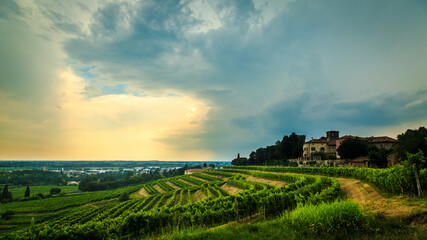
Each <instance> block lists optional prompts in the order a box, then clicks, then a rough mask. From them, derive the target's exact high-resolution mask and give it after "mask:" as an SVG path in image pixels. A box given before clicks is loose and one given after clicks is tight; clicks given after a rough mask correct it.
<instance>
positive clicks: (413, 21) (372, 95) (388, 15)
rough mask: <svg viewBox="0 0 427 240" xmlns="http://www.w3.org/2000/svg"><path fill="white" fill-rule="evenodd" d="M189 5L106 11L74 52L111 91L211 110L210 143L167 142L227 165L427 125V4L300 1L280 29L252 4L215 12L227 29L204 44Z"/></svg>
mask: <svg viewBox="0 0 427 240" xmlns="http://www.w3.org/2000/svg"><path fill="white" fill-rule="evenodd" d="M190 4H191V2H190V1H189V2H187V1H184V2H182V1H181V2H179V1H159V2H153V3H143V4H141V6H139V7H134V8H133V9H132V10H134V11H128V10H129V9H128V7H129V6H127V4H126V3H125V4H117V3H112V4H107V5H106V6H105V7H103V8H100V9H98V11H97V12H95V13H94V15H93V20H94V22H93V24H92V25H91V26H90V30H91V34H89V35H88V36H82V37H78V38H74V39H69V40H67V41H66V42H65V44H64V50H65V51H66V53H67V54H68V56H69V57H70V58H72V59H74V60H76V61H79V62H81V63H82V64H83V65H90V66H92V65H93V66H96V69H94V70H93V71H91V73H92V74H99V76H100V78H101V77H104V78H108V80H109V81H108V85H110V86H116V84H127V86H129V87H130V88H135V89H141V90H147V91H150V90H158V89H168V91H169V89H173V90H174V91H175V90H176V91H177V92H180V94H188V95H192V96H196V97H198V98H202V99H204V100H206V101H207V102H208V104H209V105H210V106H211V107H212V110H211V112H210V113H209V118H208V119H209V120H207V121H206V122H205V123H203V128H204V131H203V132H191V133H182V134H178V135H177V136H171V137H170V138H168V139H162V140H161V141H164V142H166V143H169V144H172V145H174V146H176V147H179V148H182V149H191V148H193V149H196V148H201V149H207V150H213V151H216V152H217V153H218V154H219V155H221V156H225V155H227V154H231V153H232V152H233V151H235V149H236V148H239V149H243V150H245V151H247V150H249V149H250V148H252V147H254V146H256V145H257V144H260V145H265V144H262V143H263V142H266V143H271V142H273V143H274V141H275V140H277V139H280V138H281V137H282V136H283V135H284V134H290V133H291V132H297V133H301V134H306V135H309V136H310V135H311V134H313V135H316V136H318V135H320V134H322V135H323V132H324V131H325V130H328V129H332V128H334V129H352V128H355V127H365V128H375V127H379V126H394V125H399V124H401V123H403V122H405V121H413V120H422V119H425V118H427V116H426V114H425V113H424V112H423V111H422V109H425V107H426V106H425V101H426V100H425V99H423V98H422V96H424V95H423V94H424V93H423V92H418V93H417V94H411V93H413V92H415V90H416V89H427V83H426V81H425V75H426V74H427V72H426V71H427V70H426V69H427V65H426V62H427V61H425V60H426V59H425V56H426V54H425V53H427V47H426V45H425V44H424V43H425V42H426V41H427V32H426V29H427V17H426V16H427V15H426V14H425V12H426V10H427V4H426V2H425V1H411V2H410V3H405V2H402V1H374V2H372V1H363V2H360V1H354V2H348V1H338V0H327V1H322V2H319V1H312V0H299V1H293V2H291V3H289V4H288V5H287V6H286V11H282V12H279V13H278V14H277V15H275V16H274V17H272V18H271V20H270V21H269V22H264V16H263V14H264V13H263V11H262V10H261V9H257V8H256V7H255V5H254V4H253V3H252V2H251V1H214V2H211V4H210V6H212V8H213V11H215V16H216V17H217V18H218V19H219V20H218V24H219V25H218V26H216V27H214V28H212V29H210V30H208V31H204V32H203V31H202V32H192V31H191V30H192V29H193V28H195V27H197V26H200V25H203V24H206V21H208V20H207V19H198V18H197V17H195V16H194V15H193V10H192V9H191V7H190ZM131 12H132V13H131ZM63 27H65V29H66V26H63ZM72 27H73V26H69V28H70V29H69V30H70V31H72V30H73V29H72ZM74 30H75V29H74ZM91 81H94V83H93V86H98V85H99V84H100V83H99V82H96V81H95V80H93V79H91ZM404 81H407V82H406V83H405V82H404ZM91 84H92V83H91ZM88 89H91V88H90V87H89V88H88ZM400 89H402V93H399V91H400ZM88 95H91V93H88ZM411 103H412V104H411ZM233 149H234V150H233ZM242 152H243V151H242ZM233 155H234V153H233Z"/></svg>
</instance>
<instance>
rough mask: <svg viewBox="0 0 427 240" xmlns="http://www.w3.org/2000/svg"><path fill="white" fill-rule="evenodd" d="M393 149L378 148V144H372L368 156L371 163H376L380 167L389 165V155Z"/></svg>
mask: <svg viewBox="0 0 427 240" xmlns="http://www.w3.org/2000/svg"><path fill="white" fill-rule="evenodd" d="M392 151H393V150H391V149H389V150H387V149H385V148H378V147H377V146H370V147H369V148H368V157H369V160H370V162H371V163H373V164H375V165H376V166H377V167H379V168H386V167H387V155H388V154H390V153H391V152H392Z"/></svg>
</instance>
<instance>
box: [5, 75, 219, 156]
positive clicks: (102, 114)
mask: <svg viewBox="0 0 427 240" xmlns="http://www.w3.org/2000/svg"><path fill="white" fill-rule="evenodd" d="M59 79H60V82H61V83H62V84H61V85H60V87H59V88H58V96H59V97H58V99H59V102H58V103H57V106H56V108H55V110H52V111H55V113H54V114H51V115H50V116H56V117H57V118H58V119H50V121H51V122H54V123H58V124H47V125H44V124H40V123H38V124H34V123H32V122H31V121H26V120H22V121H21V122H13V124H10V126H11V127H12V128H19V129H25V128H26V129H27V131H26V132H27V133H28V135H29V136H30V135H31V136H33V138H32V139H31V140H28V138H27V137H28V136H23V137H22V139H25V142H23V141H21V140H22V139H19V137H16V138H15V139H14V140H13V141H10V140H8V141H5V139H2V140H0V141H1V142H2V144H5V145H4V146H6V145H7V146H6V148H2V149H0V154H1V155H2V156H3V157H4V158H5V159H23V160H25V159H46V160H53V159H58V160H62V159H63V160H79V159H85V160H104V159H105V160H115V159H117V160H156V159H162V160H206V159H209V158H212V156H213V155H212V153H210V152H207V151H203V150H194V151H188V150H186V151H179V150H177V149H174V148H171V147H170V146H168V145H167V144H165V143H163V142H161V141H159V140H160V139H167V138H168V136H173V135H174V134H178V133H179V132H182V131H192V132H197V131H202V130H201V124H202V123H203V121H204V120H205V119H206V118H207V113H208V111H209V107H207V106H206V104H205V103H204V102H203V101H201V100H198V99H194V98H192V97H189V96H184V95H181V96H179V97H177V96H134V95H126V94H120V95H103V96H99V97H94V98H86V97H85V96H83V94H82V92H83V91H84V88H85V82H84V80H83V79H81V78H80V77H78V76H76V75H74V74H73V72H72V71H71V69H68V70H66V71H63V72H61V73H59ZM16 104H18V103H16ZM16 104H15V105H16ZM21 104H22V103H21ZM11 105H13V104H9V106H11ZM7 120H8V119H7V117H6V116H3V117H2V118H0V121H2V122H5V121H7ZM42 123H43V122H42ZM49 128H51V129H49ZM34 133H37V134H36V135H35V134H34ZM46 133H51V134H53V135H56V137H55V139H56V140H55V141H52V139H49V137H48V136H45V135H46ZM48 135H49V134H48ZM34 136H36V137H34Z"/></svg>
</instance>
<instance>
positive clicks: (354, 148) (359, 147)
mask: <svg viewBox="0 0 427 240" xmlns="http://www.w3.org/2000/svg"><path fill="white" fill-rule="evenodd" d="M337 152H338V154H339V155H340V156H341V158H343V159H353V158H357V157H361V156H367V155H368V143H367V142H366V141H364V140H361V139H358V138H350V139H347V140H344V141H343V142H342V143H341V145H340V146H339V147H338V149H337Z"/></svg>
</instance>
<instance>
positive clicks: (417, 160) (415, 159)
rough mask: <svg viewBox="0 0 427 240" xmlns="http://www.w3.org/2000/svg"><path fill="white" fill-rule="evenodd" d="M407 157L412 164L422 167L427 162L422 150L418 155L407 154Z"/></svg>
mask: <svg viewBox="0 0 427 240" xmlns="http://www.w3.org/2000/svg"><path fill="white" fill-rule="evenodd" d="M406 157H407V159H408V161H409V162H410V163H411V164H418V165H421V164H423V163H425V162H426V158H425V157H424V153H423V152H422V151H421V150H418V152H417V153H410V152H407V153H406Z"/></svg>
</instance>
